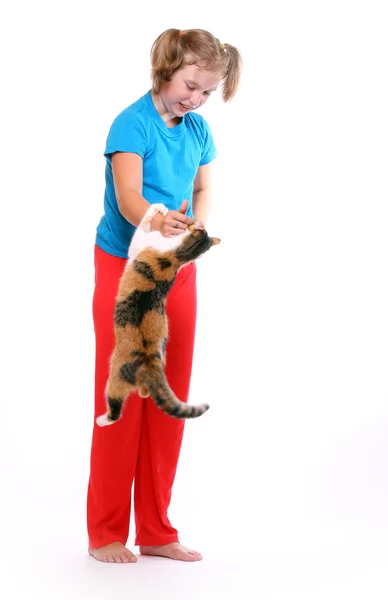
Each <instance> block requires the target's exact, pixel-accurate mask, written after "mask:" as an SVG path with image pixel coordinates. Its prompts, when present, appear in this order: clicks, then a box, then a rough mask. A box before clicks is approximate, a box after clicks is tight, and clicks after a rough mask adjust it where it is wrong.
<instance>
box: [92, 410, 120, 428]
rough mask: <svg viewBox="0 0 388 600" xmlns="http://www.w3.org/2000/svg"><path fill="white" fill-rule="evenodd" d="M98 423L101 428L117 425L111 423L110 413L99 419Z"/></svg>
mask: <svg viewBox="0 0 388 600" xmlns="http://www.w3.org/2000/svg"><path fill="white" fill-rule="evenodd" d="M96 423H97V425H99V426H100V427H105V426H106V425H113V423H116V421H111V420H110V419H108V413H105V415H101V416H100V417H97V419H96Z"/></svg>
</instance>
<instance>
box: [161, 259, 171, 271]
mask: <svg viewBox="0 0 388 600" xmlns="http://www.w3.org/2000/svg"><path fill="white" fill-rule="evenodd" d="M158 264H159V267H160V269H161V270H162V271H163V269H168V268H169V267H171V265H172V262H171V260H169V259H168V258H163V257H159V258H158Z"/></svg>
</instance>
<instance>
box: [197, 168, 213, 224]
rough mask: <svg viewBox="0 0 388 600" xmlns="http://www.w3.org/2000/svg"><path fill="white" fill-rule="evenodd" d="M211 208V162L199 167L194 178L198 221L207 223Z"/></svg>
mask: <svg viewBox="0 0 388 600" xmlns="http://www.w3.org/2000/svg"><path fill="white" fill-rule="evenodd" d="M210 208H211V181H210V164H207V165H204V166H203V167H199V169H198V171H197V175H196V176H195V179H194V191H193V214H194V217H195V218H196V219H197V220H198V221H202V223H203V224H204V225H205V228H206V225H207V220H208V217H209V213H210Z"/></svg>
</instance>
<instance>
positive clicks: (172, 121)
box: [151, 92, 182, 129]
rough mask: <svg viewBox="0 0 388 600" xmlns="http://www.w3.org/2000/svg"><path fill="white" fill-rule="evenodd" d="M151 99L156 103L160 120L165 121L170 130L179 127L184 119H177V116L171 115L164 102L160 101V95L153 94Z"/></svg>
mask: <svg viewBox="0 0 388 600" xmlns="http://www.w3.org/2000/svg"><path fill="white" fill-rule="evenodd" d="M151 98H152V102H153V103H154V106H155V108H156V110H157V112H158V113H159V115H160V118H161V119H163V121H164V122H165V124H166V127H168V128H170V129H171V128H172V127H176V125H179V123H180V122H181V121H182V119H181V118H180V117H176V116H175V115H173V114H171V113H169V112H167V111H166V109H165V107H164V105H163V102H162V101H161V99H160V96H159V94H155V92H151Z"/></svg>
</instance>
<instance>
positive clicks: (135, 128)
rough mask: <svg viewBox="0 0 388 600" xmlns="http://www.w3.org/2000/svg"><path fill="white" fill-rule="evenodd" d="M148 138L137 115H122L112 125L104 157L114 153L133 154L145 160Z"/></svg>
mask: <svg viewBox="0 0 388 600" xmlns="http://www.w3.org/2000/svg"><path fill="white" fill-rule="evenodd" d="M146 147H147V137H146V131H145V128H144V125H142V123H141V122H140V121H139V119H138V118H137V117H136V115H134V114H131V113H121V114H120V115H118V116H117V117H116V118H115V120H114V121H113V123H112V126H111V128H110V131H109V134H108V138H107V140H106V146H105V152H104V156H111V155H112V154H113V153H114V152H133V153H134V154H138V155H139V156H141V158H144V155H145V153H146Z"/></svg>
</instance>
